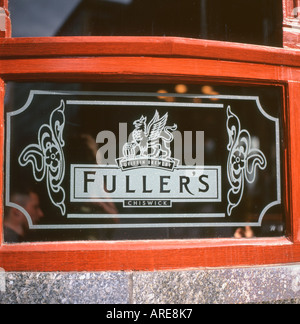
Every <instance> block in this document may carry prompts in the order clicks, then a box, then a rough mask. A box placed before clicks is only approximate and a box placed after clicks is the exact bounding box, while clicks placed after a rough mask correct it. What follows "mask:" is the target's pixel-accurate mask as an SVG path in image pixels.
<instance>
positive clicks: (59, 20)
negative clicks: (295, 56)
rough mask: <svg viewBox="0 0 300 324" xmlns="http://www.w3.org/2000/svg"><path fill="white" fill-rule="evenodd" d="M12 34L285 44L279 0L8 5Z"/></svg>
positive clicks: (32, 0) (41, 0)
mask: <svg viewBox="0 0 300 324" xmlns="http://www.w3.org/2000/svg"><path fill="white" fill-rule="evenodd" d="M10 10H11V16H12V23H13V36H15V37H24V36H27V37H28V36H54V35H56V36H180V37H191V38H203V39H213V40H222V41H232V42H242V43H253V44H261V45H270V46H282V1H281V0H251V1H249V0H184V1H182V0H163V1H161V0H81V1H80V0H74V1H65V0H64V1H61V0H51V1H48V0H26V1H18V0H11V1H10Z"/></svg>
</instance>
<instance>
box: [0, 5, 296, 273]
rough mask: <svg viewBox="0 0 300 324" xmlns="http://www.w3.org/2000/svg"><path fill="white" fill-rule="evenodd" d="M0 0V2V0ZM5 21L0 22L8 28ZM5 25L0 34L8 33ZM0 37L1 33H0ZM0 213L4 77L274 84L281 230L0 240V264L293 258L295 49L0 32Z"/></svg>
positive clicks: (107, 265)
mask: <svg viewBox="0 0 300 324" xmlns="http://www.w3.org/2000/svg"><path fill="white" fill-rule="evenodd" d="M1 4H2V6H4V7H5V4H6V5H7V0H0V6H1ZM9 26H10V25H9V20H8V27H9ZM9 34H10V29H8V32H7V33H6V35H5V36H9ZM0 37H1V35H0ZM0 49H1V50H0V148H1V152H2V154H0V164H1V165H2V170H1V172H0V191H1V192H0V214H1V216H3V213H4V210H3V205H4V200H3V197H4V192H5V188H4V168H3V166H4V154H3V152H4V137H5V128H4V118H5V117H4V95H5V83H6V82H9V81H60V82H61V81H62V80H63V81H65V82H94V81H95V82H99V81H101V82H172V83H175V82H193V83H197V82H204V81H205V82H221V83H222V84H228V85H232V84H238V85H241V84H242V85H274V86H282V88H283V90H284V97H285V102H284V118H283V119H284V120H283V124H284V137H285V150H284V158H283V159H284V161H283V163H284V170H285V179H283V182H284V185H285V186H284V188H285V194H284V200H285V209H286V217H287V236H286V237H280V238H254V239H241V240H236V239H200V240H159V241H125V242H123V241H122V242H120V241H116V242H102V241H99V242H98V241H97V242H94V241H93V242H90V241H86V242H53V243H22V244H4V238H3V220H2V218H3V217H0V267H1V268H4V269H5V270H6V271H115V270H148V271H151V270H163V269H182V268H199V267H228V266H250V265H251V266H254V265H267V264H286V263H295V262H300V199H299V197H300V168H299V165H300V141H299V140H298V139H299V137H300V54H299V52H298V51H296V50H290V49H281V48H268V47H264V46H256V45H245V44H235V43H225V42H218V41H207V40H193V39H184V38H171V37H166V38H159V37H70V38H69V37H58V38H28V39H26V38H20V39H11V38H5V37H3V38H0Z"/></svg>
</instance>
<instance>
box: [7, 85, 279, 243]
mask: <svg viewBox="0 0 300 324" xmlns="http://www.w3.org/2000/svg"><path fill="white" fill-rule="evenodd" d="M282 97H283V94H282V88H281V87H279V86H278V87H275V86H274V87H246V86H243V87H242V86H221V85H203V84H202V85H201V84H196V85H193V84H130V85H124V84H123V85H122V84H119V85H101V84H65V85H63V84H54V83H52V84H40V83H39V84H38V83H36V84H34V83H33V84H29V83H9V84H8V85H7V95H6V108H5V122H6V155H5V159H6V173H5V175H6V183H5V188H6V191H5V196H6V197H5V205H6V213H5V220H4V226H5V230H4V233H5V237H4V239H5V241H6V242H23V241H57V240H58V241H60V240H141V239H197V238H199V239H200V238H218V237H236V238H240V237H247V238H252V237H270V236H282V235H284V233H285V218H284V214H283V210H284V206H283V199H282V191H283V190H282V180H281V178H282V173H283V172H284V170H283V165H282V163H281V160H282V159H281V154H282V147H281V146H282V142H283V138H282V125H281V119H282V118H281V115H282V109H283V108H282Z"/></svg>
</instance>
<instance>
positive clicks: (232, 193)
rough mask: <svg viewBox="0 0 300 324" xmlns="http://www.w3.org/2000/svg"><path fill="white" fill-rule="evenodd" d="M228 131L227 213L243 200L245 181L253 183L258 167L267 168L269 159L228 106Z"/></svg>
mask: <svg viewBox="0 0 300 324" xmlns="http://www.w3.org/2000/svg"><path fill="white" fill-rule="evenodd" d="M227 132H228V136H229V144H228V146H227V149H228V151H229V155H228V161H227V176H228V180H229V184H230V186H231V188H230V190H229V191H228V194H227V199H228V207H227V213H228V215H229V216H231V214H232V211H233V209H234V208H236V207H237V206H238V205H239V204H240V203H241V201H242V198H243V194H244V188H245V181H247V182H248V183H249V184H251V183H253V182H254V181H255V179H256V177H257V174H256V173H257V168H259V169H261V170H265V169H266V167H267V159H266V157H265V155H264V154H263V152H262V151H261V150H259V149H255V148H252V140H251V135H250V133H249V132H248V131H247V130H245V129H241V123H240V120H239V118H238V117H237V116H236V115H235V114H234V113H232V111H231V107H230V106H228V108H227Z"/></svg>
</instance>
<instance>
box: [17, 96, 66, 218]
mask: <svg viewBox="0 0 300 324" xmlns="http://www.w3.org/2000/svg"><path fill="white" fill-rule="evenodd" d="M64 111H65V103H64V101H61V105H60V107H58V108H57V109H55V110H54V111H53V112H52V114H51V116H50V121H49V124H48V125H47V124H44V125H42V126H41V128H40V129H39V132H38V144H31V145H28V146H27V147H26V148H25V149H24V150H23V152H22V153H21V155H20V157H19V163H20V165H21V166H22V167H25V166H26V165H28V164H29V163H31V165H32V169H33V176H34V178H35V180H36V181H38V182H41V181H42V180H44V179H45V178H46V183H47V189H48V194H49V198H50V199H51V202H52V203H53V204H54V205H55V206H56V207H58V208H59V209H60V211H61V213H62V215H65V213H66V207H65V196H66V195H65V191H64V189H63V188H62V182H63V180H64V176H65V157H64V153H63V147H64V146H65V142H64V140H63V130H64V126H65V115H64Z"/></svg>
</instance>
